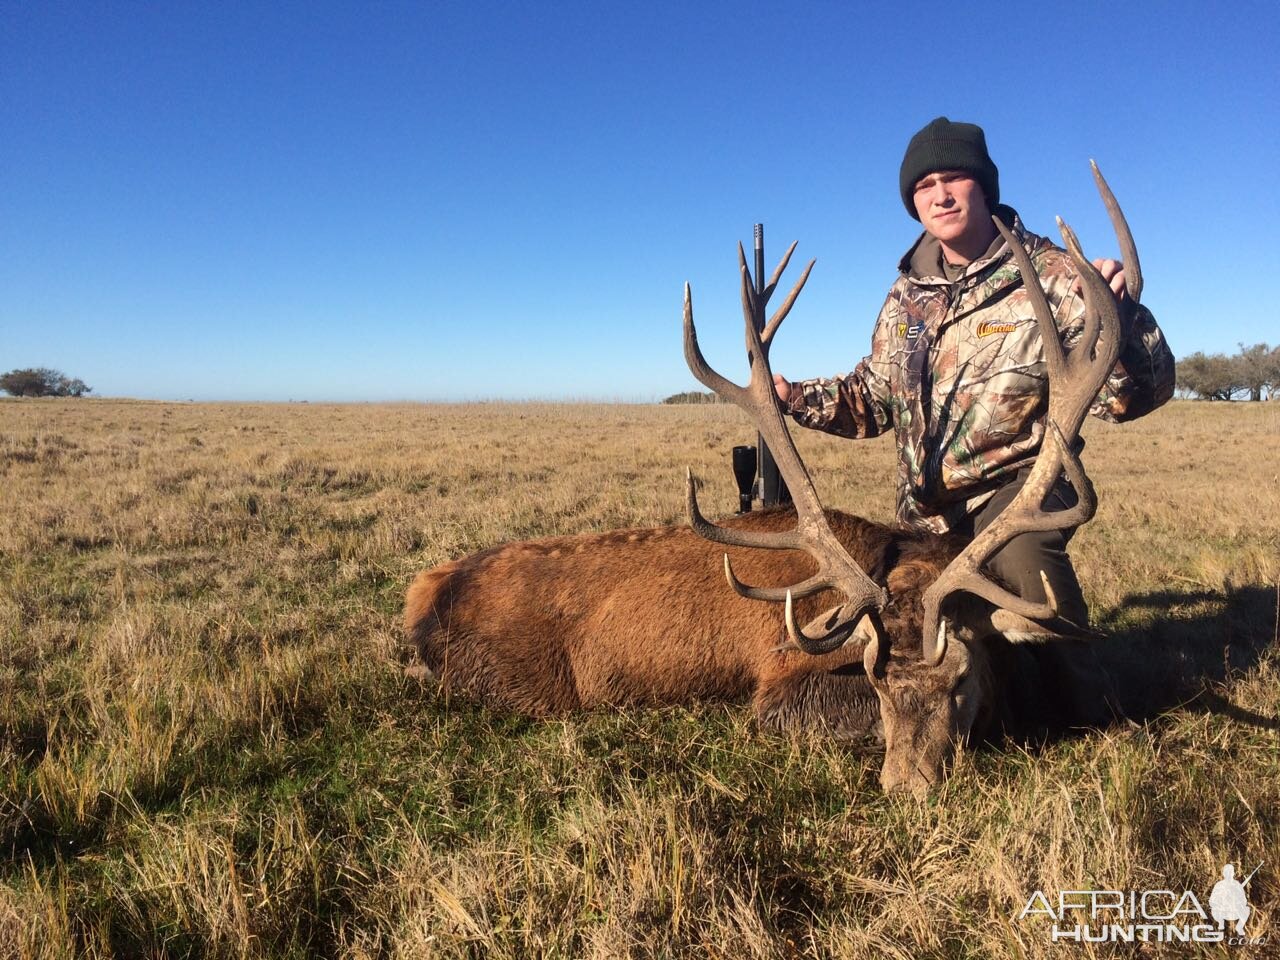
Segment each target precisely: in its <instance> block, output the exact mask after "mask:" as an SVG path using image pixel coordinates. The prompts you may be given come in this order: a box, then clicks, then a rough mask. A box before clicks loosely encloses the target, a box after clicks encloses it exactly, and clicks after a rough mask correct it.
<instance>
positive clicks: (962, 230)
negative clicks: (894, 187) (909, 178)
mask: <svg viewBox="0 0 1280 960" xmlns="http://www.w3.org/2000/svg"><path fill="white" fill-rule="evenodd" d="M915 203H916V213H917V214H919V216H920V223H921V224H923V226H924V228H925V230H927V231H929V233H930V234H932V235H933V236H935V237H937V238H938V239H939V240H940V241H942V242H943V243H944V244H948V245H950V244H952V243H954V242H955V241H957V240H960V239H962V238H964V237H965V236H967V235H969V234H974V233H979V232H982V233H985V232H986V230H987V228H988V226H989V224H990V222H991V214H990V212H988V210H987V198H986V196H985V195H984V194H983V192H982V186H981V185H980V184H979V183H978V181H977V180H975V179H973V177H972V176H970V175H969V174H968V173H965V172H964V171H963V170H939V171H937V172H935V173H929V174H926V175H925V176H923V177H921V178H920V179H919V180H917V181H916V190H915Z"/></svg>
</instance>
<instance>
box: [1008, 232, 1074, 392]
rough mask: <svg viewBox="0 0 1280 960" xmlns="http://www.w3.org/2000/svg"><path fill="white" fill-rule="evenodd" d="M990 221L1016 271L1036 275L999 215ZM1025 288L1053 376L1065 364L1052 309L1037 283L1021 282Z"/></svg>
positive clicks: (1029, 260)
mask: <svg viewBox="0 0 1280 960" xmlns="http://www.w3.org/2000/svg"><path fill="white" fill-rule="evenodd" d="M991 221H992V223H994V224H995V225H996V229H997V230H999V231H1000V236H1002V237H1004V242H1005V243H1006V244H1008V246H1009V250H1010V251H1011V252H1012V253H1013V260H1014V263H1016V264H1017V265H1018V273H1020V274H1021V275H1022V276H1024V277H1034V276H1036V268H1035V266H1034V265H1032V263H1031V257H1030V256H1028V255H1027V251H1026V250H1024V249H1023V247H1022V244H1020V243H1019V242H1018V240H1017V238H1016V237H1014V235H1013V233H1012V232H1011V231H1010V230H1009V228H1008V227H1006V226H1005V225H1004V223H1003V221H1001V219H1000V218H999V217H994V216H993V217H992V218H991ZM1023 286H1024V287H1026V290H1027V299H1028V300H1030V301H1031V308H1032V309H1033V310H1034V311H1035V315H1036V326H1038V327H1039V328H1040V339H1041V341H1042V342H1043V344H1044V360H1045V365H1046V366H1047V367H1048V368H1049V376H1050V377H1053V376H1055V375H1057V374H1059V373H1060V372H1061V371H1062V369H1063V367H1064V366H1065V364H1066V355H1065V354H1064V353H1063V351H1062V341H1061V340H1060V339H1058V325H1057V324H1056V323H1054V320H1053V310H1051V309H1050V308H1049V301H1048V299H1047V298H1046V297H1045V295H1044V288H1043V287H1041V286H1040V284H1038V283H1032V284H1027V283H1024V284H1023Z"/></svg>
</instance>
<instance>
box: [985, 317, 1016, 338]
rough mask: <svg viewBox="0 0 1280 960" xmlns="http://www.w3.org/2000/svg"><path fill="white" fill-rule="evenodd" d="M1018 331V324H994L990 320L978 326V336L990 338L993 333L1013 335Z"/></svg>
mask: <svg viewBox="0 0 1280 960" xmlns="http://www.w3.org/2000/svg"><path fill="white" fill-rule="evenodd" d="M1017 329H1018V325H1017V324H1016V323H992V322H991V321H990V320H983V321H982V322H981V323H980V324H978V336H980V337H989V336H991V335H992V334H993V333H1013V331H1015V330H1017Z"/></svg>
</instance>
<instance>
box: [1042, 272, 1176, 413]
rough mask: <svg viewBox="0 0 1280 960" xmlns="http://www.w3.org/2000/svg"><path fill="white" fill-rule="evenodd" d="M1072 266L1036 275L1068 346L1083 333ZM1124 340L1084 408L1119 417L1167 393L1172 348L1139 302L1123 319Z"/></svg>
mask: <svg viewBox="0 0 1280 960" xmlns="http://www.w3.org/2000/svg"><path fill="white" fill-rule="evenodd" d="M1075 279H1076V275H1075V272H1074V269H1071V270H1064V271H1062V272H1061V273H1059V274H1058V275H1057V276H1054V277H1049V276H1047V275H1042V280H1046V281H1048V282H1046V283H1045V284H1044V286H1045V288H1046V292H1047V293H1048V294H1049V300H1050V303H1054V302H1056V303H1057V320H1058V329H1059V330H1061V331H1062V342H1063V344H1064V345H1065V346H1066V347H1067V348H1068V349H1070V348H1071V347H1073V346H1074V345H1075V343H1076V341H1077V340H1079V339H1080V336H1081V335H1082V334H1083V333H1084V300H1083V298H1082V297H1080V296H1079V295H1078V294H1076V293H1075V292H1074V291H1073V290H1072V287H1073V286H1074V284H1075ZM1126 327H1127V330H1126V333H1125V341H1124V343H1123V344H1122V345H1121V347H1120V358H1119V360H1117V361H1116V366H1115V369H1114V370H1112V371H1111V376H1109V377H1108V378H1107V382H1106V383H1105V384H1103V386H1102V389H1101V390H1100V391H1099V392H1098V396H1097V399H1096V400H1094V402H1093V406H1092V407H1090V409H1089V412H1090V413H1091V414H1092V415H1093V416H1095V417H1098V418H1099V419H1102V420H1108V421H1110V422H1112V423H1124V422H1125V421H1127V420H1136V419H1138V418H1139V417H1144V416H1146V415H1147V414H1148V413H1150V412H1151V411H1152V410H1154V409H1156V407H1159V406H1161V405H1162V404H1164V403H1165V402H1167V401H1168V400H1169V398H1170V397H1172V396H1173V387H1174V362H1173V353H1172V352H1171V351H1170V350H1169V345H1168V344H1167V343H1166V342H1165V339H1164V333H1163V332H1162V331H1161V330H1160V327H1159V326H1158V325H1157V324H1156V318H1155V317H1153V316H1152V315H1151V311H1150V310H1148V309H1147V308H1146V307H1144V306H1142V305H1141V304H1139V305H1138V306H1137V307H1136V308H1135V309H1134V311H1133V316H1132V318H1131V319H1130V320H1129V321H1128V323H1127V324H1126Z"/></svg>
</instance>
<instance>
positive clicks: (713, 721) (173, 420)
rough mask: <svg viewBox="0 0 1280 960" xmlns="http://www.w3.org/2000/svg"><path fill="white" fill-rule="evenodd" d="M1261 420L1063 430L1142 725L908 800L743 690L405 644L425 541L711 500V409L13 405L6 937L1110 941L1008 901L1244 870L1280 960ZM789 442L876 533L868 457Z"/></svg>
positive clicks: (880, 496)
mask: <svg viewBox="0 0 1280 960" xmlns="http://www.w3.org/2000/svg"><path fill="white" fill-rule="evenodd" d="M1278 406H1280V405H1275V404H1272V405H1263V404H1249V405H1244V404H1240V405H1218V404H1194V403H1186V402H1176V403H1173V404H1170V405H1169V406H1168V407H1166V408H1165V409H1163V410H1161V411H1159V412H1157V413H1156V414H1155V415H1153V416H1151V417H1149V418H1147V419H1145V420H1143V421H1139V422H1138V423H1135V424H1130V425H1126V426H1124V427H1113V426H1108V425H1106V424H1100V423H1092V424H1090V425H1088V426H1087V427H1086V431H1085V432H1086V437H1087V442H1088V450H1087V452H1086V455H1085V456H1086V461H1087V463H1088V465H1089V469H1090V473H1091V475H1092V476H1093V477H1094V480H1095V483H1096V484H1097V486H1098V488H1099V491H1100V494H1101V507H1100V509H1099V514H1098V517H1097V519H1095V521H1094V522H1093V523H1092V524H1090V525H1089V526H1088V527H1086V528H1084V529H1083V530H1081V531H1080V533H1079V534H1078V535H1077V537H1076V539H1075V540H1074V541H1073V548H1072V551H1073V555H1074V557H1075V559H1076V562H1077V567H1078V569H1079V571H1080V575H1081V579H1082V581H1083V583H1084V586H1085V590H1086V595H1087V598H1088V600H1089V602H1090V604H1091V606H1092V609H1093V613H1094V618H1095V620H1096V621H1097V622H1098V623H1099V624H1100V625H1102V626H1103V627H1104V628H1105V629H1106V630H1107V631H1108V632H1109V634H1110V637H1109V640H1108V641H1107V644H1106V646H1105V649H1104V650H1103V658H1104V660H1106V661H1107V663H1108V665H1109V666H1110V667H1111V668H1112V670H1113V671H1114V672H1115V673H1116V674H1117V676H1118V677H1120V679H1121V681H1122V685H1123V687H1124V692H1125V696H1126V699H1127V702H1128V704H1129V707H1130V711H1131V713H1132V714H1133V715H1134V716H1135V717H1137V718H1138V719H1139V721H1140V722H1139V723H1137V724H1135V725H1121V726H1117V727H1116V728H1115V729H1112V730H1109V731H1103V732H1096V733H1091V734H1088V735H1085V736H1081V737H1078V738H1074V739H1069V740H1065V741H1062V742H1059V743H1054V744H1050V745H1046V746H1044V747H1039V748H1035V749H1022V748H1017V747H1012V746H1010V747H1008V748H1006V749H988V750H982V751H978V752H976V753H969V754H966V755H965V756H964V757H963V758H962V761H961V763H960V765H959V769H958V770H957V771H956V774H955V776H953V777H952V779H951V780H950V781H949V782H948V783H947V784H946V786H945V787H944V788H943V789H942V791H941V792H940V793H939V794H938V795H936V796H935V797H933V798H931V800H930V801H929V802H928V803H926V804H920V803H918V802H916V801H912V800H904V799H898V798H888V797H885V796H883V795H882V794H881V793H880V792H879V791H878V789H877V787H876V783H875V777H876V773H877V768H878V759H877V758H876V757H875V756H865V755H862V754H859V753H856V752H850V751H849V750H846V749H844V748H841V747H839V746H837V745H834V744H832V743H830V742H827V741H823V740H821V739H819V738H816V737H814V738H806V737H798V738H791V739H787V738H778V737H774V736H770V735H766V734H764V733H762V732H760V731H758V730H756V729H754V728H753V726H752V725H751V723H750V722H749V720H748V717H747V715H746V712H745V710H744V709H743V708H741V707H740V706H735V705H722V704H690V705H688V706H687V707H680V708H669V709H651V710H629V711H616V712H607V713H606V712H600V713H592V714H586V715H581V716H574V717H570V718H565V719H561V720H556V721H550V722H533V721H529V720H526V719H523V718H521V717H516V716H511V715H506V714H501V713H494V712H491V711H489V710H486V709H484V708H483V707H479V706H476V705H474V704H470V703H466V702H463V701H460V700H457V699H446V698H444V697H442V696H440V695H438V694H437V692H436V691H435V690H433V689H432V688H431V687H429V686H426V685H423V684H421V683H418V682H416V681H414V680H412V679H409V678H407V677H406V676H405V674H404V672H403V671H402V670H401V661H402V656H401V653H400V650H399V636H398V626H397V616H398V612H399V606H400V603H401V600H402V597H403V592H404V589H405V587H406V586H407V585H408V583H409V581H410V579H411V578H412V576H413V575H414V573H415V572H417V571H418V570H420V569H423V568H424V567H427V566H430V565H432V564H435V563H438V562H441V561H444V560H446V559H450V558H453V557H457V556H460V555H462V554H464V553H467V552H470V551H472V550H476V549H479V548H482V547H485V546H489V545H492V544H495V543H499V542H502V541H505V540H511V539H520V538H529V537H536V536H544V535H549V534H561V533H573V532H579V531H587V530H604V529H609V528H613V527H619V526H632V525H658V524H670V523H680V522H682V520H683V517H682V512H683V505H682V490H683V479H682V478H683V470H684V467H685V465H686V464H688V465H691V466H692V467H693V468H694V470H695V472H697V473H698V474H699V475H701V476H702V477H704V478H705V480H706V482H707V490H706V492H705V494H704V497H703V501H704V503H705V504H707V505H708V506H710V505H714V504H720V505H721V508H722V509H724V510H728V509H729V508H730V505H731V504H733V503H734V502H735V500H736V494H735V493H734V490H733V482H732V477H731V473H730V471H729V469H728V448H729V447H730V446H732V445H733V444H734V443H737V442H744V441H745V440H746V439H747V438H749V437H750V436H752V435H753V431H752V430H750V429H749V428H748V427H747V425H746V423H745V421H744V420H743V419H742V417H741V415H740V414H738V413H737V411H736V410H734V409H732V408H727V407H723V406H698V407H676V406H607V405H606V406H590V405H572V406H555V405H503V404H477V405H462V406H431V407H421V406H334V407H321V406H304V405H290V406H284V405H277V406H265V405H264V406H257V405H234V406H233V405H166V404H144V403H124V402H107V401H93V402H90V401H78V402H68V401H22V402H17V401H14V402H0V518H2V519H0V844H2V845H3V859H2V860H0V957H5V956H13V957H72V956H75V957H81V956H84V957H136V956H153V957H160V956H166V957H167V956H175V957H182V956H189V957H205V956H214V957H292V956H296V957H310V956H340V957H351V958H364V957H511V958H518V957H531V956H546V957H623V956H636V957H667V956H670V957H677V956H709V957H725V958H748V957H762V958H763V957H768V958H773V957H779V958H782V957H815V958H816V957H882V956H883V957H902V958H908V957H956V958H960V957H974V958H978V957H982V958H1020V957H1040V956H1054V955H1060V954H1062V953H1064V952H1070V954H1071V955H1073V956H1075V955H1079V956H1108V955H1113V954H1109V953H1107V952H1106V950H1105V949H1104V948H1095V947H1088V946H1085V947H1075V946H1062V945H1059V946H1058V947H1056V948H1055V947H1053V946H1052V945H1051V944H1050V943H1049V941H1048V937H1047V931H1046V928H1045V924H1044V923H1043V922H1039V923H1038V922H1036V920H1035V919H1034V918H1028V919H1026V920H1023V921H1018V920H1017V919H1016V915H1017V913H1018V912H1019V911H1020V910H1021V908H1022V906H1023V905H1024V904H1025V902H1026V899H1027V897H1028V896H1029V894H1030V893H1031V892H1032V891H1033V890H1036V889H1041V890H1044V891H1046V892H1047V893H1049V894H1050V896H1052V895H1053V894H1054V893H1055V892H1056V891H1058V890H1063V889H1081V888H1086V887H1105V888H1111V889H1139V890H1141V889H1146V888H1148V887H1157V888H1172V889H1175V890H1182V889H1184V888H1185V889H1191V890H1194V891H1197V892H1198V893H1199V894H1200V896H1201V898H1202V899H1204V900H1205V901H1206V902H1207V894H1208V889H1209V887H1210V886H1211V885H1212V882H1213V881H1214V880H1215V879H1217V876H1218V873H1219V870H1220V868H1221V865H1222V864H1223V863H1226V862H1233V863H1235V864H1237V865H1238V866H1240V867H1241V868H1242V870H1244V871H1245V872H1247V870H1249V869H1252V867H1253V865H1254V864H1255V863H1256V861H1258V860H1266V861H1267V864H1266V865H1265V866H1264V867H1263V869H1262V870H1261V871H1259V873H1258V874H1257V876H1256V877H1255V878H1254V880H1253V881H1252V882H1251V884H1250V886H1249V896H1250V901H1251V903H1252V905H1253V907H1254V909H1255V913H1254V915H1253V917H1252V918H1251V920H1250V924H1249V934H1250V936H1253V937H1269V938H1270V939H1271V940H1272V941H1274V942H1275V943H1274V945H1273V946H1260V947H1246V948H1231V951H1232V952H1240V953H1243V954H1245V955H1253V956H1266V955H1268V954H1267V953H1266V951H1267V950H1276V951H1280V931H1273V927H1274V923H1275V921H1274V919H1273V918H1274V917H1275V916H1276V908H1277V903H1278V898H1280V884H1278V883H1277V879H1276V878H1277V877H1278V876H1280V861H1278V860H1277V853H1278V851H1280V822H1278V816H1280V751H1278V749H1277V747H1278V735H1277V728H1278V727H1280V723H1277V720H1276V718H1277V717H1280V659H1278V658H1277V643H1276V609H1277V603H1280V593H1278V588H1277V581H1278V580H1280V558H1278V556H1277V543H1280V536H1277V534H1280V492H1278V491H1280V474H1278V472H1277V471H1278V470H1280V466H1277V465H1278V464H1280V409H1277V407H1278ZM798 440H799V443H800V447H801V451H802V453H803V454H804V456H805V458H806V461H807V462H808V463H809V464H810V466H811V469H812V470H813V472H814V473H815V475H816V476H817V478H818V483H819V486H820V488H821V490H822V492H823V496H824V499H825V501H826V502H828V503H829V504H831V505H834V506H840V507H842V508H845V509H848V510H851V511H853V512H857V513H861V514H863V515H865V516H869V517H872V518H874V519H879V520H886V521H887V520H889V519H890V518H891V516H892V501H893V480H892V478H893V466H892V460H893V450H892V449H891V448H890V445H889V443H888V442H887V441H885V442H874V441H873V442H866V443H848V442H842V441H836V440H833V439H831V438H827V437H821V436H818V435H815V434H810V433H804V434H802V435H801V436H799V438H798ZM1192 949H1193V948H1189V947H1185V946H1167V947H1151V948H1147V949H1145V951H1144V952H1141V955H1143V956H1148V955H1151V956H1164V955H1167V956H1187V955H1193V953H1192ZM1225 952H1226V949H1225V948H1224V953H1225ZM1272 955H1277V954H1272Z"/></svg>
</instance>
